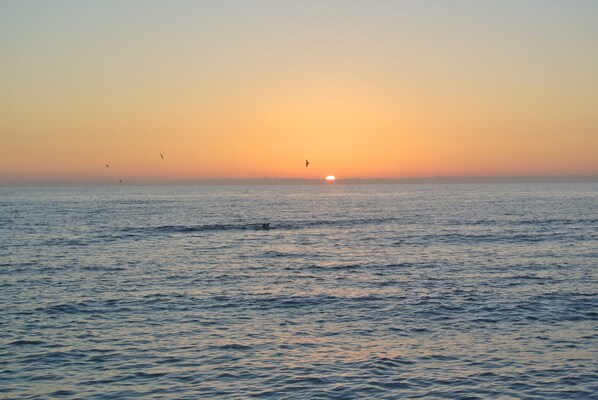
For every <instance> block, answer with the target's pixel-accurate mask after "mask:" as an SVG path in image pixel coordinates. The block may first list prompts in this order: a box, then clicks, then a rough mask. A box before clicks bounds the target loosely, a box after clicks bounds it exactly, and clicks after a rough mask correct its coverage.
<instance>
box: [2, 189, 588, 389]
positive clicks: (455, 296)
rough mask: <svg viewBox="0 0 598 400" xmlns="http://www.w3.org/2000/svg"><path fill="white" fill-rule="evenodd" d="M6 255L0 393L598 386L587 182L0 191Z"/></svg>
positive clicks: (3, 240)
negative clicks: (265, 226) (267, 224)
mask: <svg viewBox="0 0 598 400" xmlns="http://www.w3.org/2000/svg"><path fill="white" fill-rule="evenodd" d="M264 222H270V223H271V229H270V230H267V231H266V230H262V229H261V224H262V223H264ZM0 246H1V247H0V288H1V291H0V397H2V398H19V399H23V398H58V397H60V398H90V399H96V398H97V399H99V398H106V399H108V398H134V397H143V398H156V399H157V398H161V399H162V398H171V399H193V398H208V399H216V398H222V399H247V398H265V399H280V398H298V399H364V398H380V399H397V398H450V399H453V398H455V399H457V398H458V399H461V398H462V399H466V398H497V397H501V396H503V397H504V398H522V399H544V398H556V399H566V398H578V399H588V398H592V397H593V398H597V397H598V354H597V353H598V330H597V328H598V324H597V322H598V307H597V306H598V281H597V278H598V268H597V267H598V265H597V264H598V185H596V184H540V185H526V184H517V185H506V184H502V185H498V184H497V185H473V184H471V185H444V186H443V185H339V184H332V185H314V186H292V187H291V186H278V187H276V186H273V187H268V186H253V187H243V186H236V187H121V186H119V187H113V188H106V187H103V188H0Z"/></svg>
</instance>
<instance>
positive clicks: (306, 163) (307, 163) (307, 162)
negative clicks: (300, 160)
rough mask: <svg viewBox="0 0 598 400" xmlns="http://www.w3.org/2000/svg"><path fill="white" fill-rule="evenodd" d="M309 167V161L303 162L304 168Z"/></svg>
mask: <svg viewBox="0 0 598 400" xmlns="http://www.w3.org/2000/svg"><path fill="white" fill-rule="evenodd" d="M308 165H309V161H307V160H305V168H307V166H308Z"/></svg>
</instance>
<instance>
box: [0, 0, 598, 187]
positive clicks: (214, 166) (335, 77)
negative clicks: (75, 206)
mask: <svg viewBox="0 0 598 400" xmlns="http://www.w3.org/2000/svg"><path fill="white" fill-rule="evenodd" d="M597 71H598V2H597V1H580V0H569V1H564V0H563V1H552V0H518V1H504V0H500V1H486V0H471V1H456V0H455V1H451V0H447V1H440V0H438V1H429V0H418V1H415V0H414V1H400V0H396V1H372V0H368V1H355V0H342V1H341V0H339V1H331V0H318V1H315V0H305V1H290V0H288V1H285V0H276V1H274V0H272V1H246V0H243V1H228V0H216V1H182V0H180V1H153V0H146V1H133V0H125V1H121V0H105V1H95V2H92V1H79V0H77V1H52V0H48V1H43V2H40V1H28V0H19V1H16V0H15V1H7V0H0V183H3V182H4V183H6V182H26V181H56V180H58V181H65V180H66V181H68V180H73V181H81V180H83V181H86V180H89V181H114V180H118V179H124V180H129V181H130V180H140V181H144V180H148V181H151V180H187V179H189V180H194V179H211V178H215V179H220V178H261V177H272V178H323V177H325V176H327V175H336V176H337V177H340V178H407V177H433V176H455V177H464V176H524V175H527V176H529V175H536V176H539V175H598V157H597V156H596V154H598V73H597ZM160 153H162V154H163V155H164V160H162V159H161V157H160ZM305 159H309V161H310V166H309V167H308V168H305ZM105 164H109V168H106V167H105Z"/></svg>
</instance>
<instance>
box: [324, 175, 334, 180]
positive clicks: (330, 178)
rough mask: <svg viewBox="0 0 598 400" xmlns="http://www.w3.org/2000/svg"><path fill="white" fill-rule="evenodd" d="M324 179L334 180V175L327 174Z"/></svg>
mask: <svg viewBox="0 0 598 400" xmlns="http://www.w3.org/2000/svg"><path fill="white" fill-rule="evenodd" d="M326 180H327V181H328V182H334V181H335V180H336V178H335V176H334V175H328V176H327V177H326Z"/></svg>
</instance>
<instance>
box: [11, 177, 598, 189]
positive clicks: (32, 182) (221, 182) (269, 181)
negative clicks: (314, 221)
mask: <svg viewBox="0 0 598 400" xmlns="http://www.w3.org/2000/svg"><path fill="white" fill-rule="evenodd" d="M434 183H446V184H465V183H598V175H504V176H503V175H499V176H485V175H480V176H456V177H455V176H440V175H439V176H435V177H409V178H359V177H353V178H336V180H335V181H334V182H333V183H330V182H327V181H326V179H325V178H277V177H261V178H232V177H228V178H201V179H131V180H125V181H123V182H122V183H119V182H118V181H114V180H106V179H102V180H99V179H89V180H85V179H71V180H67V179H50V180H41V179H37V180H36V179H28V180H14V181H0V187H28V186H35V187H40V186H41V187H43V186H51V187H56V186H119V185H125V186H126V185H135V186H144V185H147V186H158V185H190V186H192V185H198V186H233V185H239V186H241V185H310V184H328V185H330V184H434Z"/></svg>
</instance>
